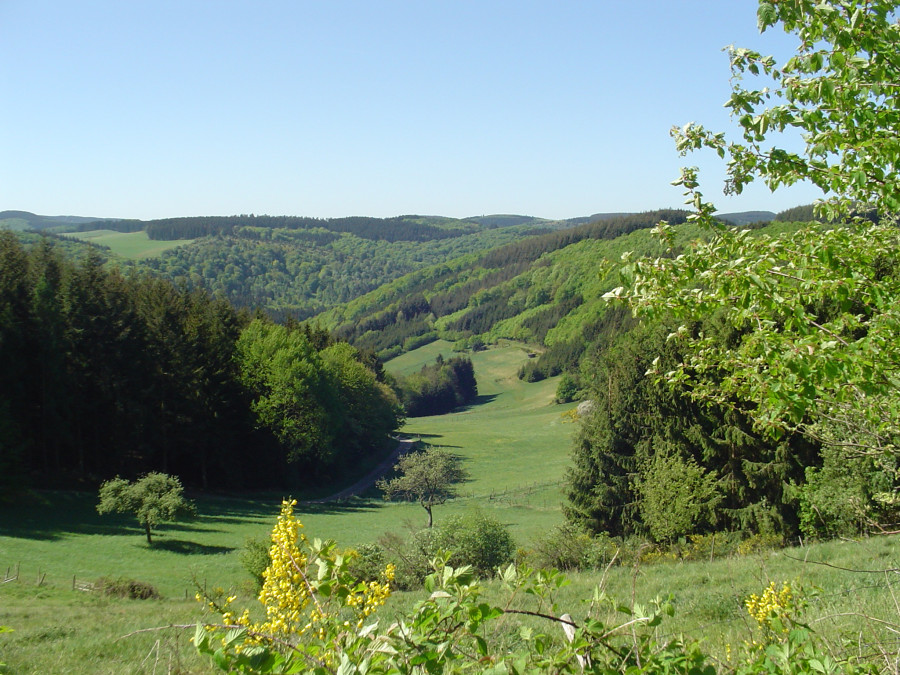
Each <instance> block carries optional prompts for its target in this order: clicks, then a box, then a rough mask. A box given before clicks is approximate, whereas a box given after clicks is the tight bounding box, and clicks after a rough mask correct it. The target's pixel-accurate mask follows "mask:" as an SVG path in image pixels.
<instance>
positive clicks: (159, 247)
mask: <svg viewBox="0 0 900 675" xmlns="http://www.w3.org/2000/svg"><path fill="white" fill-rule="evenodd" d="M66 236H68V237H75V238H77V239H83V240H85V241H90V242H93V243H95V244H102V245H103V246H109V248H110V250H111V251H112V252H113V253H115V254H116V255H118V256H121V257H123V258H128V259H130V260H139V259H141V258H151V257H154V256H158V255H159V254H160V253H162V252H163V251H167V250H168V249H170V248H175V247H176V246H181V245H183V244H187V243H189V242H191V241H192V240H191V239H180V240H176V241H155V240H152V239H150V238H149V237H147V233H146V232H144V231H143V230H142V231H140V232H115V231H113V230H90V231H88V232H69V233H66Z"/></svg>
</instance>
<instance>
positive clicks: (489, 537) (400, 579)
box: [351, 511, 516, 590]
mask: <svg viewBox="0 0 900 675" xmlns="http://www.w3.org/2000/svg"><path fill="white" fill-rule="evenodd" d="M361 548H363V547H361ZM375 548H378V549H380V550H381V552H383V553H384V554H385V555H386V556H387V558H388V559H389V561H390V562H392V563H393V564H394V567H395V568H396V575H395V578H394V584H395V585H396V587H397V588H399V589H400V590H410V589H414V588H419V587H421V586H422V583H423V581H424V580H425V577H426V576H428V575H429V574H431V573H432V572H433V571H434V569H433V567H432V565H431V561H432V559H433V558H435V557H436V556H437V555H438V554H440V553H441V552H442V551H444V552H446V553H447V554H448V555H449V558H448V561H449V564H451V565H452V566H454V567H460V566H463V565H469V566H471V567H472V571H473V572H474V573H475V574H477V575H480V576H489V575H491V574H493V573H494V571H495V570H496V569H497V568H498V567H500V566H503V565H506V564H508V563H510V562H512V561H513V557H514V555H515V551H516V546H515V542H514V541H513V538H512V535H510V533H509V530H508V529H507V528H506V526H505V525H504V524H503V523H501V522H500V521H498V520H497V519H496V518H493V517H492V516H489V515H486V514H484V513H482V512H480V511H473V512H471V513H468V514H466V515H463V516H450V517H449V518H447V519H445V520H444V521H442V522H441V523H440V524H439V525H437V526H435V527H433V528H426V529H424V530H420V531H418V532H415V533H414V534H412V535H411V536H410V537H408V538H407V539H404V538H403V537H401V536H400V535H398V534H395V533H387V534H384V535H382V537H381V538H380V539H379V540H378V544H377V546H376V547H375ZM366 555H367V556H368V555H371V556H372V558H373V559H376V556H377V553H376V552H375V550H374V549H373V550H372V551H371V553H366ZM353 564H357V563H356V561H354V562H353V563H351V565H353ZM359 564H366V565H367V563H362V562H360V563H359ZM376 568H377V566H373V569H376Z"/></svg>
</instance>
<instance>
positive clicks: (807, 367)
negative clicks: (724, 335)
mask: <svg viewBox="0 0 900 675" xmlns="http://www.w3.org/2000/svg"><path fill="white" fill-rule="evenodd" d="M897 9H898V3H897V2H896V1H895V0H874V1H872V2H861V1H857V0H846V1H843V0H842V1H837V0H831V1H826V2H811V1H808V0H801V1H799V2H793V1H790V2H788V1H785V0H779V1H773V2H761V3H760V5H759V12H758V17H759V26H760V29H762V30H766V29H768V28H770V27H773V26H775V25H777V24H780V25H781V26H782V27H783V29H784V30H785V32H787V33H790V34H795V35H796V37H797V47H796V51H795V54H794V56H792V57H791V58H790V59H788V60H787V61H786V62H785V63H784V64H783V65H778V64H777V63H776V62H775V60H774V59H773V58H772V57H769V56H763V55H761V54H759V53H757V52H755V51H752V50H749V49H743V48H731V49H730V50H729V53H730V60H731V69H732V74H733V75H734V77H733V79H732V83H733V84H732V95H731V98H730V100H729V101H728V103H727V104H726V105H727V107H729V108H730V109H731V111H732V114H733V116H734V118H735V119H736V120H737V123H738V126H739V129H740V135H741V137H740V139H739V140H737V141H729V140H726V136H725V134H724V133H713V132H711V131H709V130H707V129H705V128H704V127H702V126H699V125H696V124H688V125H686V126H685V127H683V128H681V129H675V130H673V135H674V136H675V138H676V142H677V146H678V149H679V150H680V151H681V152H682V153H686V152H689V151H692V150H695V149H699V148H704V147H705V148H711V149H713V150H715V151H716V152H717V153H718V154H719V156H720V157H722V158H724V159H727V160H728V165H727V179H726V190H728V191H731V192H734V193H740V192H741V191H742V189H743V188H744V187H745V186H746V185H747V184H749V183H750V182H752V181H753V180H756V179H761V180H763V181H765V183H766V184H767V185H768V186H769V187H770V188H772V189H775V188H778V187H779V186H782V185H791V184H793V183H796V182H798V181H809V182H811V183H813V184H814V185H816V186H818V187H820V188H821V189H822V190H823V192H824V193H825V194H826V195H827V196H828V198H827V199H826V200H824V201H822V202H821V203H819V204H818V205H817V214H818V215H819V216H820V217H822V219H823V220H827V221H828V222H827V223H810V224H808V225H805V226H803V227H801V228H800V229H798V230H796V231H794V232H792V233H782V234H776V235H772V236H769V235H765V234H764V235H762V236H751V235H750V234H749V233H747V232H734V231H731V230H729V229H727V228H723V227H720V226H719V225H718V224H717V223H716V222H715V220H714V218H713V213H714V212H715V207H714V206H713V205H712V204H710V203H708V202H707V201H706V200H705V199H704V197H703V195H702V193H701V192H700V191H699V179H698V176H697V170H696V169H695V168H685V169H683V170H682V176H681V179H680V180H679V181H678V183H679V184H681V185H682V186H683V187H684V188H685V195H686V196H687V197H688V203H690V204H692V205H693V207H694V208H695V210H696V212H695V213H694V214H692V215H691V220H692V221H693V222H696V223H698V224H701V225H703V226H705V227H706V228H708V231H709V232H710V237H709V238H708V240H706V241H704V242H700V243H698V245H697V246H695V247H693V248H692V249H690V250H688V251H685V252H684V253H683V254H682V255H677V256H675V255H671V253H672V252H673V250H674V247H673V244H674V239H673V234H674V233H673V230H672V228H671V227H670V226H668V225H667V224H665V223H663V224H662V225H661V226H660V228H659V234H660V237H661V240H662V241H663V242H665V243H666V244H667V245H668V246H669V255H666V256H663V257H659V258H655V259H644V260H637V259H636V260H635V261H634V262H633V264H632V265H630V266H629V267H627V268H626V269H625V270H624V273H623V286H622V287H620V288H619V289H616V291H614V292H612V293H611V294H610V297H614V298H623V299H627V300H628V301H629V303H630V304H631V306H632V308H633V309H634V311H635V313H637V314H639V315H640V316H642V317H644V318H645V319H650V320H656V321H659V322H661V323H664V324H665V325H667V326H670V327H671V329H672V332H671V339H672V341H673V342H674V343H676V344H677V345H678V349H679V350H680V352H681V358H680V359H679V360H677V361H676V362H674V363H670V364H663V363H661V362H657V363H654V364H653V367H652V368H651V370H652V372H653V374H654V375H655V376H656V378H658V379H660V380H664V381H666V382H668V383H669V384H670V385H671V386H673V387H675V388H676V389H678V390H679V391H687V392H689V394H690V396H692V397H693V398H694V399H695V400H697V401H699V402H702V403H704V404H709V405H711V406H714V407H718V408H726V409H732V410H735V411H737V412H738V413H740V414H741V415H745V416H747V417H748V418H749V419H751V420H752V421H753V424H754V428H755V430H757V431H760V432H764V433H766V434H768V435H769V436H770V437H771V438H773V439H779V438H785V437H788V435H789V434H791V433H799V434H802V435H804V436H805V437H807V438H809V439H812V440H813V441H814V442H816V443H819V444H822V445H823V446H825V447H827V448H829V451H828V452H827V453H825V454H824V456H823V460H822V464H823V466H822V467H821V469H819V468H817V467H816V466H815V465H811V466H810V468H809V469H808V474H807V478H808V479H809V483H808V484H807V485H806V486H805V487H804V488H802V499H803V504H804V506H803V509H804V512H803V521H804V528H805V529H807V531H809V532H812V533H815V532H829V531H830V532H837V531H846V530H847V528H848V525H849V522H848V521H851V520H852V521H855V527H857V528H860V529H871V528H879V527H882V526H883V525H884V524H885V523H888V522H892V521H894V520H895V519H896V515H897V513H898V506H900V490H898V482H897V465H898V461H900V460H898V452H897V448H898V438H900V399H898V397H897V395H896V392H897V383H898V375H900V303H898V302H897V299H898V298H900V259H898V254H897V251H898V245H900V232H898V229H897V216H896V214H897V213H898V211H900V181H898V177H900V152H898V146H897V141H896V130H897V126H898V123H900V106H898V103H900V91H898V88H897V86H896V83H897V81H898V79H900V64H898V62H897V61H896V60H895V59H892V58H890V57H888V56H887V55H888V54H893V53H895V52H896V50H897V46H898V44H900V24H898V23H897V20H896V13H897ZM745 76H752V78H753V82H754V83H755V82H757V81H758V79H763V80H765V83H764V84H765V85H766V86H760V87H758V88H754V87H753V86H750V87H747V86H745V85H744V83H743V82H744V80H743V78H744V77H745ZM789 128H793V129H798V130H800V131H801V132H802V134H803V139H804V145H803V148H802V149H801V150H800V151H798V152H792V151H788V150H785V149H783V148H781V147H778V144H777V138H776V139H773V136H775V137H777V135H778V134H779V133H781V132H783V131H785V130H786V129H789ZM873 214H874V217H873ZM873 221H874V222H873ZM711 316H717V317H718V319H719V321H720V322H721V324H722V325H724V326H726V327H727V328H728V329H729V330H730V331H731V334H732V337H731V339H727V340H723V339H720V337H719V336H718V335H716V334H715V332H713V331H708V330H702V329H701V330H697V328H696V327H697V325H698V323H700V322H703V321H705V320H708V318H709V317H711ZM839 467H846V469H845V471H846V473H847V474H848V475H849V476H852V480H848V481H840V480H835V478H836V473H837V472H838V471H840V470H841V469H840V468H839ZM799 482H800V481H798V483H799ZM841 513H843V514H844V515H843V516H841ZM851 514H852V516H851Z"/></svg>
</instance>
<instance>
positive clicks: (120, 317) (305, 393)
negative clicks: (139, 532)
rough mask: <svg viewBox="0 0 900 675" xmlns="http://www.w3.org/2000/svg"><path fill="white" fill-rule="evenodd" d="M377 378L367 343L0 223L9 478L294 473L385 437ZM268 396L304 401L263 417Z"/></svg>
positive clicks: (236, 477) (386, 413)
mask: <svg viewBox="0 0 900 675" xmlns="http://www.w3.org/2000/svg"><path fill="white" fill-rule="evenodd" d="M267 358H268V359H270V360H269V361H266V359H267ZM381 378H383V373H382V372H381V370H380V365H378V364H377V362H374V361H373V360H372V356H371V354H365V353H363V352H360V351H359V350H357V349H356V348H354V347H351V346H350V345H348V344H346V343H340V342H336V341H335V340H334V338H332V337H331V335H330V334H328V333H327V331H323V330H321V329H315V328H311V327H309V326H306V325H300V324H296V323H293V324H291V326H289V327H278V326H274V325H273V324H270V323H267V322H265V321H261V320H258V321H254V322H250V320H249V317H247V316H246V315H245V314H242V313H240V312H238V311H236V310H235V309H234V308H233V307H232V306H231V305H230V304H229V303H227V302H225V301H223V300H217V299H214V298H213V297H211V296H210V295H209V294H208V293H206V292H203V291H199V290H195V291H185V290H180V289H178V288H177V287H175V286H173V285H172V284H171V283H170V282H168V281H163V280H161V279H159V278H154V277H150V276H146V275H138V274H130V275H128V276H124V275H123V274H122V273H121V272H119V271H118V270H116V269H114V268H109V269H107V268H106V267H105V266H104V265H103V262H102V260H101V259H100V257H99V255H98V254H97V253H96V252H95V251H93V250H92V249H91V250H89V251H88V253H87V254H86V256H85V257H84V258H83V259H82V260H81V261H79V262H72V261H71V260H67V259H66V258H63V257H62V256H61V255H60V254H59V252H58V250H57V248H56V246H55V245H54V244H53V243H52V242H51V241H50V240H48V239H42V240H40V241H38V242H37V243H36V244H35V245H33V246H31V247H30V248H29V249H26V248H25V247H23V246H22V245H21V244H20V243H19V240H18V239H17V237H16V236H15V235H14V234H12V233H10V232H7V231H0V448H2V452H0V468H2V472H0V475H2V478H0V482H2V483H3V484H5V485H6V486H8V487H9V488H10V489H11V488H12V487H14V486H22V485H24V484H26V483H27V482H28V481H29V479H31V478H34V481H35V482H38V481H39V484H40V485H42V486H49V485H66V486H73V485H81V484H94V485H95V484H97V483H98V482H100V481H102V480H105V479H108V478H111V477H113V476H115V475H121V476H124V477H126V478H133V477H136V476H138V475H142V474H145V473H148V472H153V471H159V472H163V473H167V474H173V475H177V476H179V477H180V478H181V479H182V480H183V481H184V482H185V483H186V484H190V485H196V486H201V487H213V486H220V487H225V486H228V487H249V486H260V485H266V484H269V485H272V481H276V482H280V483H282V484H284V485H290V484H299V483H302V482H303V481H304V480H311V479H312V478H313V476H319V477H321V476H322V475H323V473H324V472H337V471H340V470H341V469H342V467H346V466H348V465H350V464H352V463H353V462H357V461H358V460H359V459H360V458H362V457H363V456H364V455H365V454H366V453H368V452H380V450H381V449H382V448H383V447H384V445H385V444H386V443H388V439H389V435H390V433H391V432H392V431H393V430H394V429H395V428H396V427H397V425H398V422H399V419H400V409H399V405H398V403H397V401H396V398H395V397H394V396H393V394H392V393H391V391H390V390H389V389H388V387H387V385H385V384H384V383H383V382H382V381H381ZM292 396H293V399H292V398H291V397H292ZM279 397H282V398H279ZM282 401H283V402H284V405H285V406H289V405H291V401H293V405H295V406H300V407H302V406H309V408H310V410H311V411H312V412H311V413H310V414H308V415H306V414H301V413H302V411H301V410H300V408H297V409H296V412H297V414H296V415H294V416H293V417H291V418H289V419H285V420H280V421H276V420H275V419H274V414H275V413H273V412H272V410H277V405H281V402H282ZM316 410H327V414H325V413H323V414H322V417H321V419H319V418H316V417H315V415H314V414H313V413H314V412H315V411H316ZM291 425H293V426H291ZM304 425H306V426H304ZM288 427H290V428H288ZM304 429H306V430H307V431H308V433H309V435H308V436H307V437H304V436H303V430H304ZM338 429H340V431H341V433H337V430H338ZM247 447H253V448H254V452H253V453H248V452H246V448H247ZM312 448H314V450H312ZM274 468H278V470H274Z"/></svg>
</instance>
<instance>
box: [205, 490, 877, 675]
mask: <svg viewBox="0 0 900 675" xmlns="http://www.w3.org/2000/svg"><path fill="white" fill-rule="evenodd" d="M300 527H301V525H300V523H299V522H298V521H297V520H296V518H295V517H294V515H293V503H291V502H285V503H284V504H283V505H282V512H281V515H280V517H279V519H278V523H277V524H276V526H275V528H274V530H273V532H272V546H271V548H270V556H271V558H272V564H271V565H270V566H269V568H268V569H267V570H266V572H265V580H266V581H265V585H264V587H263V590H262V591H261V593H260V596H259V599H260V602H261V603H262V604H263V607H264V608H265V617H266V618H265V620H263V621H256V622H254V621H253V620H252V619H251V613H250V611H249V609H248V610H244V611H243V612H241V613H238V611H237V610H235V609H233V608H232V607H231V606H230V605H231V602H233V599H232V598H229V599H228V600H226V602H225V604H224V605H219V604H218V603H216V602H211V603H210V608H211V609H212V610H213V611H214V612H215V613H216V614H218V615H219V617H220V618H221V619H220V621H215V622H210V623H205V624H204V623H198V624H197V628H196V631H195V635H194V639H193V640H194V645H195V647H196V648H197V649H198V651H199V652H200V653H202V654H207V655H209V656H210V657H211V658H212V660H213V662H214V663H215V664H216V666H218V667H219V668H220V669H221V670H223V671H226V672H243V673H260V674H262V673H300V672H305V673H317V674H322V675H324V674H326V673H332V674H334V673H341V674H342V675H343V674H351V673H360V674H362V673H370V674H375V673H408V674H410V675H412V674H413V673H469V672H472V673H475V672H477V673H496V674H497V675H500V674H504V675H508V674H520V673H521V674H524V673H534V672H554V673H580V672H591V673H621V672H628V673H670V674H675V673H684V674H688V673H690V674H691V675H713V674H714V673H716V672H717V668H716V665H715V662H714V661H713V659H712V658H711V657H710V656H708V655H707V654H706V653H705V651H704V649H703V647H702V645H701V644H700V643H699V642H697V641H694V640H690V639H685V638H676V637H672V636H670V635H669V636H666V635H665V632H666V631H664V630H661V629H660V627H661V626H662V625H663V622H664V620H665V619H666V617H668V616H671V615H672V614H673V613H674V606H673V604H672V602H671V599H665V600H657V601H656V602H655V603H653V604H652V605H650V606H647V607H642V606H639V605H633V606H627V605H624V604H621V603H617V602H615V601H614V600H613V599H612V598H610V597H609V596H607V595H606V594H605V593H604V592H603V591H602V590H601V589H599V588H598V589H597V590H595V592H594V593H593V596H592V597H591V598H590V599H589V600H588V602H587V603H586V605H587V606H586V609H585V610H584V612H583V614H581V613H580V612H579V618H578V619H574V618H573V617H572V615H570V614H568V613H563V612H562V609H561V608H560V607H559V606H558V604H557V597H558V593H559V591H560V589H562V588H563V587H564V586H565V585H566V584H567V583H568V580H567V579H566V578H565V577H564V576H563V575H562V574H560V573H559V572H555V571H541V570H538V571H534V570H529V569H524V568H520V569H517V568H516V567H515V566H513V565H510V566H508V567H506V568H505V569H503V570H498V573H499V574H500V578H501V579H502V582H503V584H504V586H505V588H506V589H507V597H506V601H505V603H503V604H492V603H489V602H486V601H485V600H484V599H483V596H482V587H481V585H480V584H479V582H478V580H477V578H476V577H475V575H474V574H473V572H472V570H471V569H470V568H468V567H452V566H450V565H448V564H447V560H448V559H447V557H446V556H438V557H436V558H435V559H434V560H433V572H432V574H430V575H429V576H428V578H427V579H426V582H425V588H426V591H427V592H428V593H429V595H428V597H427V598H425V599H423V600H421V601H419V602H418V603H417V604H416V605H415V607H414V608H413V609H412V610H410V611H407V612H403V613H402V614H400V615H399V616H396V617H394V620H392V621H390V622H389V621H387V620H383V619H382V618H380V617H379V613H380V607H381V605H382V604H383V602H384V601H385V600H386V598H387V597H388V595H389V594H390V585H389V584H390V580H391V577H392V574H393V570H392V569H391V567H390V566H388V567H387V568H386V569H385V570H384V574H383V579H382V580H381V581H370V582H364V581H359V580H357V579H356V578H354V576H353V574H352V573H351V568H350V566H349V565H348V562H349V561H348V559H347V557H346V556H344V555H342V554H340V553H338V552H337V551H336V549H335V547H334V544H333V543H331V542H320V541H318V540H317V541H313V542H310V541H309V540H308V539H307V538H306V537H305V536H303V535H302V534H301V533H300ZM796 596H797V592H796V590H795V589H794V588H793V587H792V586H791V585H790V584H784V585H783V586H782V587H781V588H780V589H778V590H776V587H775V586H774V584H773V585H771V586H770V587H769V588H767V589H766V590H765V591H763V593H762V594H761V595H758V596H757V595H753V596H751V597H750V598H748V599H747V603H746V606H747V610H748V613H749V614H750V617H751V618H752V619H753V620H754V621H755V622H756V624H757V626H758V633H757V636H758V639H757V640H755V641H754V643H753V644H751V645H748V646H747V647H745V648H742V649H741V650H740V652H738V653H736V654H734V655H733V660H732V661H731V663H729V664H727V665H725V667H724V668H723V670H724V671H726V672H736V673H741V674H748V675H749V674H750V673H813V672H818V673H841V672H843V673H862V672H871V670H872V668H871V667H870V666H868V665H867V664H863V665H858V664H857V663H855V662H851V661H848V660H844V661H840V660H838V658H837V657H835V656H834V655H832V654H831V653H829V652H828V651H827V649H826V648H825V647H824V646H823V645H822V644H821V643H819V642H818V641H817V639H816V636H815V634H814V633H813V632H812V631H811V630H810V629H809V628H808V627H807V626H804V624H803V623H802V620H801V610H802V606H801V603H800V602H798V601H797V598H796ZM525 617H528V618H529V619H533V620H536V621H539V622H541V623H540V624H532V623H525V622H521V623H520V622H519V620H520V619H523V618H525ZM535 625H537V626H538V627H537V628H536V627H535ZM544 629H546V632H545V631H544Z"/></svg>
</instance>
